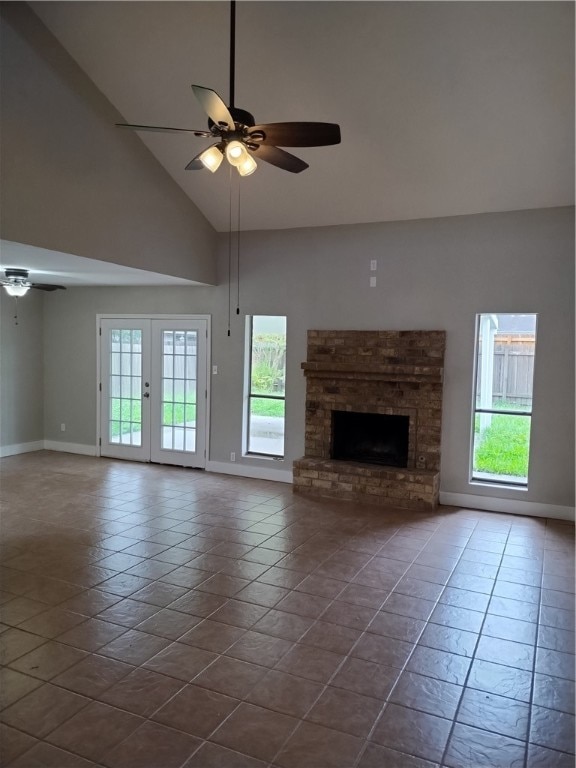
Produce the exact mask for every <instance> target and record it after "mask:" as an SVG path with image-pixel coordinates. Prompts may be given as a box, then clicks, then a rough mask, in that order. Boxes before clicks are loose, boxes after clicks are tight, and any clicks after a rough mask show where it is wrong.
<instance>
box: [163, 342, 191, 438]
mask: <svg viewBox="0 0 576 768" xmlns="http://www.w3.org/2000/svg"><path fill="white" fill-rule="evenodd" d="M197 336H198V334H197V331H178V330H177V331H163V332H162V425H161V429H162V436H161V445H162V448H163V449H164V450H169V451H172V450H174V451H186V452H189V453H193V452H194V451H195V450H196V433H195V427H196V377H197V370H198V368H197V357H196V346H197V342H198V338H197Z"/></svg>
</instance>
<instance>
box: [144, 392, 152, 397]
mask: <svg viewBox="0 0 576 768" xmlns="http://www.w3.org/2000/svg"><path fill="white" fill-rule="evenodd" d="M142 397H150V392H143V393H142Z"/></svg>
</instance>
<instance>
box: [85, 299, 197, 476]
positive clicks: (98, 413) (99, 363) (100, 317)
mask: <svg viewBox="0 0 576 768" xmlns="http://www.w3.org/2000/svg"><path fill="white" fill-rule="evenodd" d="M102 320H205V321H206V334H207V337H206V419H205V424H204V430H205V435H206V443H205V451H206V456H205V466H207V465H208V460H209V456H210V389H211V387H210V384H211V377H210V371H211V370H212V365H211V353H212V343H211V342H212V322H211V321H212V315H165V314H158V315H152V314H125V313H120V312H113V313H106V314H103V313H97V314H96V456H101V455H102V424H101V418H100V417H101V408H102V403H101V400H102V397H101V384H102V381H101V376H102V361H101V350H100V337H101V332H100V331H101V321H102ZM119 461H121V459H119ZM150 463H152V462H150Z"/></svg>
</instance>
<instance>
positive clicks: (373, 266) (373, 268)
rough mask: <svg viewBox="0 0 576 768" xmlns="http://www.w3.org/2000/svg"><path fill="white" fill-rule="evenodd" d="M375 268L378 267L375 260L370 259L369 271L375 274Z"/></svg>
mask: <svg viewBox="0 0 576 768" xmlns="http://www.w3.org/2000/svg"><path fill="white" fill-rule="evenodd" d="M377 267H378V262H377V261H376V259H372V260H371V261H370V271H371V272H376V269H377Z"/></svg>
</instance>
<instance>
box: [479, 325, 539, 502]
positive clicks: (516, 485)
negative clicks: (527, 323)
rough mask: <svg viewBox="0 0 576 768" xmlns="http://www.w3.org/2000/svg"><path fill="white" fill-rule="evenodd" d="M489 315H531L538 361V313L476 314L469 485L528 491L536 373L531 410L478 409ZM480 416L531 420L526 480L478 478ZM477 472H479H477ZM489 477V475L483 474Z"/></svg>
mask: <svg viewBox="0 0 576 768" xmlns="http://www.w3.org/2000/svg"><path fill="white" fill-rule="evenodd" d="M489 315H496V316H498V315H530V316H532V317H533V318H534V362H535V361H536V351H535V350H536V340H537V338H538V313H537V312H478V313H477V314H476V321H475V337H474V366H473V380H472V409H471V410H472V418H471V429H470V452H469V457H470V458H469V464H468V466H469V477H468V483H469V484H472V485H483V486H490V485H496V486H499V487H506V488H511V489H515V490H523V491H527V490H528V483H529V475H530V452H531V443H532V416H533V414H534V394H533V387H534V371H533V372H532V398H531V403H530V410H523V411H521V410H510V409H505V408H478V407H477V405H476V404H477V401H478V366H479V361H480V356H479V350H480V323H481V320H482V318H483V317H486V316H489ZM478 414H490V415H497V416H523V417H525V418H527V419H530V436H529V438H528V467H527V472H526V480H525V481H524V480H520V479H519V480H518V481H514V480H512V479H510V477H511V476H510V475H507V476H506V480H499V479H498V476H497V475H496V474H494V475H490V477H478V476H477V475H475V470H474V455H475V451H474V447H475V423H476V416H477V415H478ZM476 472H477V470H476ZM483 474H485V475H488V474H489V473H487V472H486V473H483Z"/></svg>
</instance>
